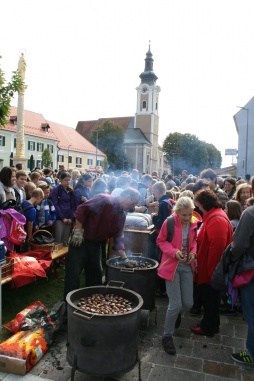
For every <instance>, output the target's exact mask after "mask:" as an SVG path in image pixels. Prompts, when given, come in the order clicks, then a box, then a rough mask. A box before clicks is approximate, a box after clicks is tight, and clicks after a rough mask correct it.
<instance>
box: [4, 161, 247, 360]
mask: <svg viewBox="0 0 254 381" xmlns="http://www.w3.org/2000/svg"><path fill="white" fill-rule="evenodd" d="M253 195H254V177H252V178H250V179H236V178H233V177H226V178H219V177H217V176H216V173H215V172H214V170H212V169H211V168H207V169H204V170H202V171H201V172H200V174H199V176H193V175H192V174H188V173H187V171H185V170H183V171H182V173H181V175H180V176H172V175H167V176H166V175H165V176H163V177H162V178H159V176H158V173H157V172H153V173H151V174H140V173H139V172H138V171H137V170H136V169H133V170H132V171H131V172H129V173H128V172H126V171H123V172H122V173H121V174H119V175H118V176H116V175H115V174H114V173H113V172H111V173H110V174H108V175H103V174H101V175H99V176H94V175H93V174H91V173H81V171H80V170H79V169H74V170H66V169H65V168H64V167H63V166H62V167H60V168H59V171H57V170H55V171H53V170H52V169H51V168H45V169H43V170H40V169H39V168H36V169H35V170H34V171H32V172H31V173H30V174H29V175H27V173H26V171H24V169H23V168H22V165H21V164H17V165H16V167H4V168H2V170H1V171H0V204H2V203H4V202H5V201H8V200H15V201H16V204H17V205H20V206H21V208H22V211H23V214H24V215H25V217H26V225H25V229H26V232H27V240H26V247H25V249H26V250H27V249H29V241H30V240H31V238H32V235H33V234H34V232H35V231H37V230H39V229H46V230H48V231H50V232H51V233H52V235H53V236H54V238H55V240H56V242H61V243H62V244H63V245H65V246H68V254H67V256H66V263H65V282H64V297H66V295H67V293H68V292H70V291H73V290H75V289H77V288H79V284H80V283H79V281H80V274H81V272H82V271H83V270H84V272H85V281H86V286H94V285H101V284H102V274H103V266H102V265H103V264H105V260H106V258H107V244H108V241H109V239H110V238H112V239H113V250H115V253H116V255H119V256H120V257H121V259H122V260H123V261H124V263H125V265H126V266H129V267H132V266H133V265H134V264H133V262H132V261H131V260H129V259H128V256H127V255H126V252H125V248H124V226H125V224H126V218H128V216H129V215H135V218H136V220H135V221H137V224H138V223H139V221H144V220H143V219H142V217H143V216H146V217H147V219H148V221H149V218H150V221H151V223H152V224H153V225H154V227H155V229H156V233H155V235H154V237H155V239H154V242H153V244H154V245H153V248H154V250H153V251H152V252H151V253H150V254H149V255H150V256H151V257H152V258H154V259H156V260H157V261H158V262H159V267H158V279H160V282H158V284H160V286H159V287H160V290H159V291H160V293H161V294H162V295H166V296H167V297H168V300H169V303H168V309H167V313H166V318H165V326H164V332H163V334H162V345H163V348H164V350H165V351H166V352H167V353H168V354H171V355H174V354H175V353H176V349H175V346H174V341H173V334H174V330H175V329H177V328H179V327H180V324H181V315H182V312H183V311H186V310H188V311H189V312H190V314H191V315H193V316H196V315H199V314H201V312H203V317H202V320H201V322H200V324H198V325H196V326H192V327H190V330H191V331H192V332H193V333H194V334H197V335H206V336H213V335H215V334H216V333H218V332H219V331H220V314H224V315H233V314H235V313H236V312H237V310H236V307H235V306H234V305H233V303H232V301H230V300H229V298H228V295H227V294H226V293H223V292H221V291H218V290H215V289H214V288H213V287H212V286H211V278H212V275H213V273H214V270H215V268H216V266H217V265H218V263H219V262H220V259H221V256H222V254H223V252H224V251H225V249H226V248H227V246H228V245H229V244H231V245H232V260H234V258H237V259H238V260H239V258H241V257H244V256H245V253H246V251H247V252H248V255H249V257H250V258H249V263H251V267H250V269H251V270H253V269H254V247H253V245H254V223H253V220H254V206H253V205H254V197H253ZM0 208H1V205H0ZM148 217H149V218H148ZM169 221H171V222H169ZM169 224H171V225H169ZM170 229H171V230H172V231H170ZM240 232H241V233H240ZM253 288H254V271H253V277H251V279H250V281H249V282H248V283H246V284H245V285H244V286H242V287H241V289H240V291H241V292H240V293H239V295H240V296H239V298H240V299H239V306H240V307H238V308H242V312H243V316H244V319H245V320H246V322H247V324H248V337H247V344H246V347H247V349H246V350H245V351H242V352H240V353H235V354H233V355H232V358H233V359H234V360H235V361H238V362H240V363H243V364H245V363H246V364H252V365H254V347H253V343H254V318H253V317H254V298H253Z"/></svg>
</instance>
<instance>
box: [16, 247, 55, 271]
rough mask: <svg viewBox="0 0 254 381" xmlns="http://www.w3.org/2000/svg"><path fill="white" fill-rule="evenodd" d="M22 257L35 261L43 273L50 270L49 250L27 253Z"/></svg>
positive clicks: (50, 256) (50, 258)
mask: <svg viewBox="0 0 254 381" xmlns="http://www.w3.org/2000/svg"><path fill="white" fill-rule="evenodd" d="M22 255H26V256H29V257H33V258H35V259H37V261H38V262H39V264H40V265H41V267H42V268H43V269H44V270H45V271H47V270H48V269H49V268H50V265H51V263H52V255H51V251H50V250H44V249H36V250H31V251H27V252H26V253H23V254H22Z"/></svg>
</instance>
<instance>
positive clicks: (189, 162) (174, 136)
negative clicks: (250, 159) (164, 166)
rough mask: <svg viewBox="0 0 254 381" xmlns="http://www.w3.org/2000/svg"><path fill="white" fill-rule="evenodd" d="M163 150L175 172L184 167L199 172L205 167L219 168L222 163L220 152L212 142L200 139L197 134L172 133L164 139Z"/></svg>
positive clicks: (191, 171)
mask: <svg viewBox="0 0 254 381" xmlns="http://www.w3.org/2000/svg"><path fill="white" fill-rule="evenodd" d="M163 150H164V152H165V154H166V156H167V158H168V160H169V162H170V164H171V168H172V169H173V171H174V174H176V173H180V172H181V171H182V170H183V169H186V170H187V171H188V172H189V173H193V174H198V173H199V172H200V170H202V169H203V168H206V167H210V168H219V167H220V165H221V154H220V152H219V151H218V150H217V149H216V148H215V147H214V146H213V145H212V144H208V143H206V142H203V141H201V140H199V139H198V138H197V136H196V135H192V134H181V133H179V132H174V133H170V134H169V135H168V136H167V137H166V139H165V140H164V143H163Z"/></svg>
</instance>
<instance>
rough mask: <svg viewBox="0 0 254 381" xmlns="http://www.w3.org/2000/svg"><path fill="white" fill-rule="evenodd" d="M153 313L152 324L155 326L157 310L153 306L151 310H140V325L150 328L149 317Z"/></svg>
mask: <svg viewBox="0 0 254 381" xmlns="http://www.w3.org/2000/svg"><path fill="white" fill-rule="evenodd" d="M153 311H154V312H155V314H154V324H155V325H157V312H158V309H157V307H156V306H155V307H154V308H153V309H152V310H145V309H141V310H140V312H139V319H140V324H141V325H145V326H146V327H149V326H150V316H151V313H152V312H153Z"/></svg>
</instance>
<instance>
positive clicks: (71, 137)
mask: <svg viewBox="0 0 254 381" xmlns="http://www.w3.org/2000/svg"><path fill="white" fill-rule="evenodd" d="M48 124H49V125H50V127H51V128H52V130H53V132H54V134H55V135H56V136H57V137H58V139H59V143H58V146H59V147H60V148H62V149H68V146H70V150H71V151H78V152H87V153H94V154H95V153H96V147H95V146H94V145H93V144H92V143H90V142H89V141H88V140H87V139H85V138H84V137H82V136H80V134H79V133H78V132H77V131H76V130H74V128H72V127H67V126H63V125H61V124H58V123H55V122H50V121H48ZM98 154H100V155H104V154H103V152H102V151H100V150H99V149H98Z"/></svg>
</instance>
